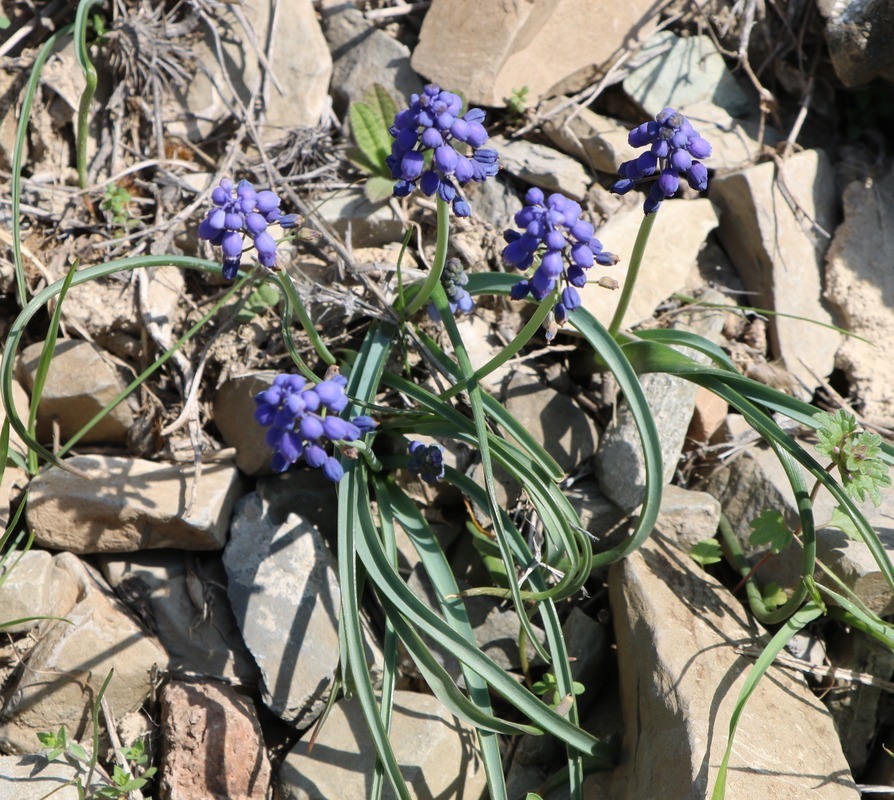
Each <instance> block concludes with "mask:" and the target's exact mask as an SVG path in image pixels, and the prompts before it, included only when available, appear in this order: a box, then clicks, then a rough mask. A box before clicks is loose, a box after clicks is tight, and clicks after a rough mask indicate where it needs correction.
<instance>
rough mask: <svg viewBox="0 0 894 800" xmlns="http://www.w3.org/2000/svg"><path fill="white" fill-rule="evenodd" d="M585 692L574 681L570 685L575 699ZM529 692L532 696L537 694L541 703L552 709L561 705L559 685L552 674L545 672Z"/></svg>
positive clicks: (583, 688) (580, 684)
mask: <svg viewBox="0 0 894 800" xmlns="http://www.w3.org/2000/svg"><path fill="white" fill-rule="evenodd" d="M585 690H586V687H585V686H584V685H583V684H582V683H578V682H577V681H574V683H573V684H572V692H573V693H574V696H575V697H577V695H579V694H583V693H584V691H585ZM531 691H532V692H534V694H539V695H540V696H541V697H542V698H543V702H545V703H546V704H547V705H550V706H552V707H553V708H557V707H558V706H559V705H560V704H561V703H562V697H561V695H560V694H559V684H558V682H557V681H556V676H555V675H553V673H552V672H547V673H546V674H545V675H544V676H543V677H542V678H541V679H540V680H539V681H536V682H535V683H534V685H533V686H531Z"/></svg>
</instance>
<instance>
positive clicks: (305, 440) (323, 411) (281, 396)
mask: <svg viewBox="0 0 894 800" xmlns="http://www.w3.org/2000/svg"><path fill="white" fill-rule="evenodd" d="M346 384H347V379H346V378H345V377H344V376H343V375H336V376H334V377H332V378H329V379H328V380H324V381H321V382H320V383H317V384H314V385H312V386H308V383H307V381H306V380H305V379H304V378H302V377H301V376H300V375H288V374H283V375H277V376H276V378H275V379H274V381H273V385H272V386H271V387H270V388H269V389H266V390H265V391H263V392H260V393H259V394H258V395H256V396H255V403H256V406H257V407H256V408H255V419H256V420H257V421H258V422H259V423H260V424H261V425H263V426H264V427H265V428H270V430H268V431H267V444H268V445H270V447H272V448H273V449H274V451H275V452H274V454H273V464H272V466H273V471H274V472H285V471H286V470H287V469H288V468H289V466H290V465H291V464H294V463H295V462H296V461H297V460H298V459H299V458H301V456H302V455H303V456H304V461H305V463H306V464H307V465H308V466H309V467H315V468H318V469H322V470H323V474H324V475H325V476H326V477H327V478H329V480H331V481H336V482H337V481H339V480H341V476H342V474H343V472H344V471H343V470H342V466H341V464H340V463H339V461H338V459H337V458H333V457H332V456H330V455H328V454H327V453H326V450H325V449H324V445H325V444H326V442H327V441H330V442H333V441H343V442H353V441H356V440H357V439H359V438H360V437H361V436H362V435H363V434H364V433H368V432H369V431H371V430H373V429H374V428H375V427H376V422H375V420H373V419H372V418H371V417H365V416H361V417H354V419H352V420H351V421H350V422H348V421H347V420H345V419H342V418H341V417H340V416H338V415H339V414H340V413H341V412H342V411H343V410H344V408H345V406H347V404H348V398H347V397H346V396H345V385H346Z"/></svg>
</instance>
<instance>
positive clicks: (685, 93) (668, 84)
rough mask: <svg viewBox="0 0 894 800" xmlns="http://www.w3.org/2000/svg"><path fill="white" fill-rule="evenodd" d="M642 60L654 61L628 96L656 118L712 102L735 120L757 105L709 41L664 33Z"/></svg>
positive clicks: (634, 76)
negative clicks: (662, 113) (670, 110)
mask: <svg viewBox="0 0 894 800" xmlns="http://www.w3.org/2000/svg"><path fill="white" fill-rule="evenodd" d="M641 56H642V57H643V58H644V59H645V58H646V57H648V56H652V58H650V60H649V61H647V62H646V63H645V64H643V65H642V66H641V67H639V68H637V69H634V70H633V71H632V72H631V73H630V74H629V75H628V76H627V77H626V78H625V79H624V84H623V86H624V91H625V92H627V94H628V95H630V97H631V98H633V99H634V100H635V101H636V102H637V103H638V104H639V105H640V106H642V108H643V110H644V111H645V112H646V113H647V114H648V115H649V116H650V117H654V116H655V115H656V114H658V113H659V112H660V111H661V110H662V109H663V108H666V107H667V106H671V107H673V108H679V107H680V106H685V105H688V104H689V103H695V102H700V101H705V100H707V101H710V102H712V103H713V104H714V105H716V106H720V107H721V108H723V109H725V110H726V111H728V112H729V113H730V114H731V115H732V116H738V115H742V114H744V113H747V112H748V111H749V109H750V108H751V107H752V105H753V103H752V100H751V98H750V97H749V95H748V94H747V93H746V92H745V91H744V90H743V89H742V88H741V87H740V86H739V84H738V83H737V82H736V79H735V78H734V77H733V74H732V73H731V72H730V71H729V69H727V66H726V62H725V61H724V59H723V56H722V55H721V54H720V51H718V49H717V47H716V46H715V44H714V42H713V40H712V39H711V37H709V36H687V37H685V38H684V37H681V36H677V34H675V33H672V32H671V31H660V32H658V33H655V34H653V35H652V36H650V37H649V41H648V42H647V43H646V45H645V47H643V50H642V53H641Z"/></svg>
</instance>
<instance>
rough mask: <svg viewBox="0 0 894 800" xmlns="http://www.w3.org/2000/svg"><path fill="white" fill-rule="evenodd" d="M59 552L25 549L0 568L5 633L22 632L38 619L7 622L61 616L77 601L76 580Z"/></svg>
mask: <svg viewBox="0 0 894 800" xmlns="http://www.w3.org/2000/svg"><path fill="white" fill-rule="evenodd" d="M64 563H65V559H64V557H63V556H62V555H61V554H58V555H56V556H52V555H50V554H49V553H47V552H46V551H44V550H29V551H28V552H27V553H24V554H23V555H22V557H21V559H17V558H16V557H15V556H11V557H10V559H9V561H8V562H7V563H6V564H4V565H3V567H0V580H2V581H3V584H2V585H0V621H2V622H3V623H4V625H3V631H4V632H5V633H22V632H24V631H29V630H31V629H32V628H34V627H36V626H37V624H38V622H39V620H35V621H32V622H21V623H19V624H18V625H9V624H8V623H9V622H11V621H12V620H16V619H24V618H26V617H41V616H51V617H64V616H65V615H66V614H67V613H68V612H69V611H71V609H72V607H73V606H74V604H75V603H76V602H77V600H78V595H79V594H80V583H79V581H78V580H77V578H76V577H75V575H73V574H72V573H71V571H69V570H67V569H65V566H64Z"/></svg>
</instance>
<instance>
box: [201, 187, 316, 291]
mask: <svg viewBox="0 0 894 800" xmlns="http://www.w3.org/2000/svg"><path fill="white" fill-rule="evenodd" d="M211 202H212V203H213V204H214V207H213V208H212V209H211V210H210V211H209V212H208V214H207V215H206V216H205V219H203V220H202V221H201V223H199V238H200V239H206V240H207V241H209V242H211V244H213V245H215V246H218V247H220V248H221V250H222V251H223V270H222V274H223V276H224V278H226V279H227V280H233V278H235V277H236V275H237V273H238V272H239V266H240V264H241V263H242V248H243V245H244V238H245V235H246V234H247V235H248V236H249V238H250V239H251V240H252V242H253V244H254V247H255V249H256V250H257V252H258V261H259V262H260V263H261V265H262V266H264V267H267V269H273V267H274V266H275V264H276V240H275V239H274V238H273V237H272V236H271V235H270V233H269V232H268V231H267V226H268V225H269V224H270V223H273V222H277V223H279V225H280V226H281V227H283V228H297V227H299V226H300V225H301V223H302V222H303V221H304V220H303V219H302V217H300V216H299V215H298V214H283V213H282V211H281V210H280V208H279V205H280V199H279V197H277V196H276V193H275V192H271V191H270V190H269V189H264V190H262V191H260V192H257V191H255V189H254V187H253V186H252V185H251V184H250V183H249V182H248V181H239V185H238V186H236V187H235V189H234V187H233V181H231V180H230V179H229V178H223V179H221V181H220V184H219V185H218V186H217V187H216V188H215V189H214V191H213V192H211Z"/></svg>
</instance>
